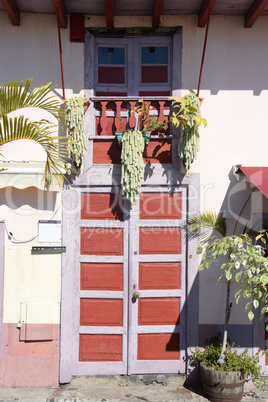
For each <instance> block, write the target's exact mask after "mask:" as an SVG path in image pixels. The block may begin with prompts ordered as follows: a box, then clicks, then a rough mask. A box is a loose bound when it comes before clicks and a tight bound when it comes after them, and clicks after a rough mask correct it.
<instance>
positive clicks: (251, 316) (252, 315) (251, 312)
mask: <svg viewBox="0 0 268 402" xmlns="http://www.w3.org/2000/svg"><path fill="white" fill-rule="evenodd" d="M248 318H249V319H250V321H252V320H253V318H254V313H253V311H249V312H248Z"/></svg>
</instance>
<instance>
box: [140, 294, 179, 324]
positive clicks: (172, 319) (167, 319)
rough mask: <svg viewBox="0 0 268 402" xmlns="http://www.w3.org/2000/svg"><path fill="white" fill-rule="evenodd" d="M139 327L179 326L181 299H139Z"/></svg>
mask: <svg viewBox="0 0 268 402" xmlns="http://www.w3.org/2000/svg"><path fill="white" fill-rule="evenodd" d="M138 324H139V325H179V324H180V299H179V298H176V297H171V298H146V299H139V314H138Z"/></svg>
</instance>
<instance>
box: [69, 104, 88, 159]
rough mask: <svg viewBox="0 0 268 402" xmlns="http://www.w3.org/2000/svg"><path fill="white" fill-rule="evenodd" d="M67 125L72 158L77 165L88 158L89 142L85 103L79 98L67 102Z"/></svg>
mask: <svg viewBox="0 0 268 402" xmlns="http://www.w3.org/2000/svg"><path fill="white" fill-rule="evenodd" d="M65 123H66V128H67V135H68V136H69V137H70V141H71V144H70V147H71V155H70V156H71V158H72V160H73V162H74V163H75V164H76V165H78V166H79V165H80V164H81V162H82V159H83V158H85V157H86V156H87V141H86V138H85V129H84V102H83V99H81V98H79V97H78V96H76V97H74V98H69V99H67V100H66V106H65Z"/></svg>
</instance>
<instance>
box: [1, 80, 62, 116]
mask: <svg viewBox="0 0 268 402" xmlns="http://www.w3.org/2000/svg"><path fill="white" fill-rule="evenodd" d="M31 82H32V78H28V79H27V81H26V83H25V85H24V84H23V81H21V82H19V81H11V82H8V83H6V84H5V85H2V86H0V116H1V115H3V114H8V113H10V112H12V111H14V110H17V109H22V108H26V107H37V108H40V109H43V110H46V111H47V112H49V113H50V114H52V115H53V116H54V117H55V118H56V119H57V121H58V122H59V123H62V122H63V117H64V111H63V110H61V109H60V106H61V103H60V102H59V100H58V99H57V98H56V96H54V95H51V91H52V89H54V88H55V87H52V86H51V85H52V83H51V82H49V83H44V84H42V85H40V86H38V87H36V88H34V89H33V90H32V91H30V92H28V91H29V87H30V84H31Z"/></svg>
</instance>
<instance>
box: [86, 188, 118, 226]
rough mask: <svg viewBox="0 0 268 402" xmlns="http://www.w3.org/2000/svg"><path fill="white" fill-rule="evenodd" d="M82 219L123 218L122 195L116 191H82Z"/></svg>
mask: <svg viewBox="0 0 268 402" xmlns="http://www.w3.org/2000/svg"><path fill="white" fill-rule="evenodd" d="M81 219H109V220H122V219H123V204H122V195H121V194H116V193H109V194H108V193H82V194H81Z"/></svg>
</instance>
